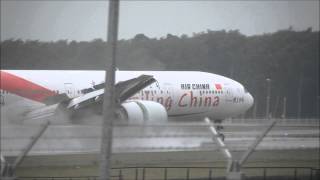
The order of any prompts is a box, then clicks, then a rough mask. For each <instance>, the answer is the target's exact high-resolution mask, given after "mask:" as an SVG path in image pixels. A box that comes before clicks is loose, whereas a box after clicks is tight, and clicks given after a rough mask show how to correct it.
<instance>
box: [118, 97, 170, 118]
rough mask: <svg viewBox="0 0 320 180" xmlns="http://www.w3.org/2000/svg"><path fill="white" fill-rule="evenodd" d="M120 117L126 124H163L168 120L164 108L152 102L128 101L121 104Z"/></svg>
mask: <svg viewBox="0 0 320 180" xmlns="http://www.w3.org/2000/svg"><path fill="white" fill-rule="evenodd" d="M120 116H122V119H126V120H127V121H128V123H144V122H148V121H149V122H151V121H152V122H163V121H167V120H168V114H167V110H166V109H165V107H163V106H162V105H161V104H159V103H157V102H153V101H130V102H125V103H122V104H121V110H120Z"/></svg>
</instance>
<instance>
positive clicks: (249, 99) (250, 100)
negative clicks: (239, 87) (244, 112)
mask: <svg viewBox="0 0 320 180" xmlns="http://www.w3.org/2000/svg"><path fill="white" fill-rule="evenodd" d="M253 102H254V98H253V97H252V95H251V94H250V93H247V98H246V104H247V107H248V109H249V108H251V107H252V105H253Z"/></svg>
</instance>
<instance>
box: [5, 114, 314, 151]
mask: <svg viewBox="0 0 320 180" xmlns="http://www.w3.org/2000/svg"><path fill="white" fill-rule="evenodd" d="M267 124H268V122H267V121H262V120H255V121H254V120H246V121H245V120H242V121H240V120H238V121H236V120H230V121H227V122H225V123H224V129H223V130H222V131H221V132H223V133H224V135H225V143H226V145H227V147H229V148H230V150H231V151H243V150H246V149H247V148H248V146H249V144H250V143H251V142H253V140H254V139H255V138H256V136H257V135H258V134H259V133H260V132H261V131H262V130H263V129H264V128H266V127H267ZM40 128H41V125H40V124H39V123H37V124H5V125H3V126H1V153H2V154H3V155H4V156H16V155H18V154H19V153H20V152H21V151H22V150H23V149H24V148H25V147H26V145H27V144H28V143H29V142H30V141H31V138H32V137H33V136H34V135H35V134H36V132H37V131H39V129H40ZM100 136H101V126H100V125H99V124H86V125H71V124H52V125H50V126H49V128H48V129H47V130H46V132H45V133H44V134H43V136H42V137H41V138H40V139H39V141H38V142H37V143H36V144H35V146H34V147H33V148H32V150H31V151H30V153H29V155H68V154H69V155H70V154H79V153H80V154H96V153H98V152H99V151H100ZM295 149H296V150H303V149H319V121H317V120H313V121H310V120H309V121H307V120H306V121H303V120H299V121H297V120H295V121H294V120H291V121H287V120H280V121H279V122H278V123H277V125H276V126H275V127H274V128H273V129H272V130H271V131H270V132H269V133H268V135H267V136H266V137H265V139H264V140H263V141H262V142H261V144H260V145H259V146H258V147H257V150H258V151H259V150H295ZM216 150H218V149H217V146H216V145H215V143H214V142H213V140H212V136H211V133H210V131H209V129H208V126H207V125H206V124H204V123H202V122H181V121H179V122H169V123H165V124H155V123H153V124H144V125H132V124H131V125H116V126H115V127H114V140H113V152H114V153H135V152H168V151H216Z"/></svg>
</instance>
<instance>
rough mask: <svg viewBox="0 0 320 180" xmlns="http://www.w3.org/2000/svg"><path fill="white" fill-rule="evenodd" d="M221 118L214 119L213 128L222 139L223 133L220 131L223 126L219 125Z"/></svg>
mask: <svg viewBox="0 0 320 180" xmlns="http://www.w3.org/2000/svg"><path fill="white" fill-rule="evenodd" d="M221 123H222V120H214V124H215V128H216V129H217V132H218V135H219V137H220V138H221V140H222V141H224V139H225V135H224V134H223V133H222V132H221V130H222V129H224V127H223V126H222V125H221Z"/></svg>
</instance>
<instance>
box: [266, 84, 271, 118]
mask: <svg viewBox="0 0 320 180" xmlns="http://www.w3.org/2000/svg"><path fill="white" fill-rule="evenodd" d="M266 81H267V100H266V119H269V118H270V115H269V113H270V93H271V79H269V78H267V79H266Z"/></svg>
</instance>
